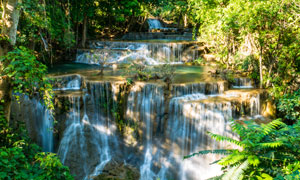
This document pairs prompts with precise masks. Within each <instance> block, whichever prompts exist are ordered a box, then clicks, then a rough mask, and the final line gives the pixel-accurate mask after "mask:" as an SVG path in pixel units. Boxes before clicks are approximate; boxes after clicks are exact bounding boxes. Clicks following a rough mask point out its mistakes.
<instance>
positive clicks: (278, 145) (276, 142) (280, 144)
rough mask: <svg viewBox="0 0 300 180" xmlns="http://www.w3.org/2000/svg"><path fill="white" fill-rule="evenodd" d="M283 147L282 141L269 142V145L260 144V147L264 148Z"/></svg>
mask: <svg viewBox="0 0 300 180" xmlns="http://www.w3.org/2000/svg"><path fill="white" fill-rule="evenodd" d="M282 145H283V142H282V141H275V142H267V143H260V144H259V146H261V147H262V148H265V149H266V148H277V147H280V146H282Z"/></svg>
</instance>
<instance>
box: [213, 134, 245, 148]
mask: <svg viewBox="0 0 300 180" xmlns="http://www.w3.org/2000/svg"><path fill="white" fill-rule="evenodd" d="M208 135H209V136H211V137H212V138H213V139H215V140H216V141H220V142H221V141H227V142H230V143H232V144H235V145H237V146H240V147H243V143H242V142H241V141H238V140H235V139H232V138H229V137H226V136H221V135H218V134H214V133H211V132H208Z"/></svg>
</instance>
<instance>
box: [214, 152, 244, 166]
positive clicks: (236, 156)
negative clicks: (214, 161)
mask: <svg viewBox="0 0 300 180" xmlns="http://www.w3.org/2000/svg"><path fill="white" fill-rule="evenodd" d="M245 158H247V157H246V156H245V155H244V154H241V153H233V154H230V155H228V156H226V157H224V158H222V159H221V160H220V161H219V163H218V164H220V165H222V166H228V165H233V164H236V163H238V162H240V161H242V160H244V159H245Z"/></svg>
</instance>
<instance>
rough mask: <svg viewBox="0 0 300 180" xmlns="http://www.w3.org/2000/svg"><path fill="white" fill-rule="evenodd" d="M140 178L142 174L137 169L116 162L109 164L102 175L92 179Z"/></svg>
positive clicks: (127, 179) (120, 179) (134, 179)
mask: <svg viewBox="0 0 300 180" xmlns="http://www.w3.org/2000/svg"><path fill="white" fill-rule="evenodd" d="M139 178H140V173H139V170H138V169H137V168H135V167H133V166H131V165H126V164H124V163H118V162H116V161H113V162H110V163H108V164H107V165H106V166H105V167H104V169H103V172H102V174H100V175H98V176H97V177H92V179H93V180H138V179H139Z"/></svg>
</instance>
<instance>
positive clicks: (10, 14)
mask: <svg viewBox="0 0 300 180" xmlns="http://www.w3.org/2000/svg"><path fill="white" fill-rule="evenodd" d="M18 3H20V0H3V1H2V9H3V13H2V22H3V26H2V32H1V33H2V35H4V36H6V37H8V39H9V40H10V41H9V42H8V41H5V40H3V41H1V43H0V56H4V55H6V54H7V52H8V51H9V50H10V49H11V47H12V46H14V45H15V44H16V40H17V28H18V23H19V17H20V11H19V9H18V8H17V6H18ZM5 63H6V62H4V64H0V66H1V67H2V66H5ZM11 97H12V87H11V84H10V79H9V78H8V77H7V76H1V77H0V100H1V101H3V103H4V114H5V117H6V119H7V121H9V119H10V105H11Z"/></svg>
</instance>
